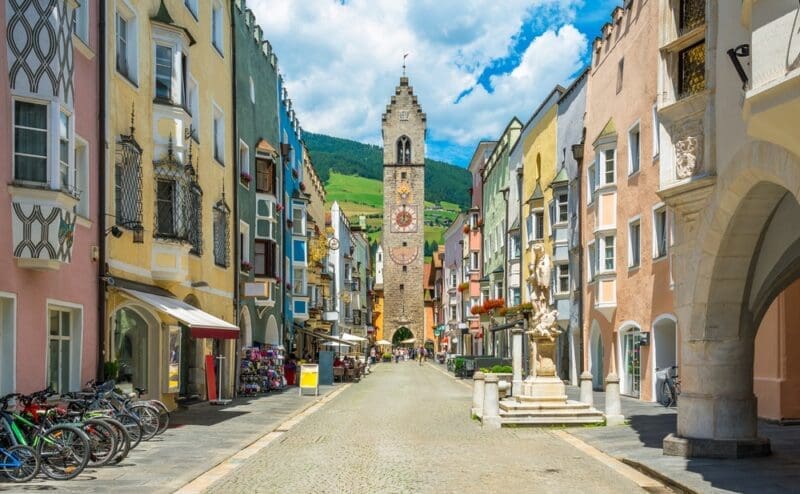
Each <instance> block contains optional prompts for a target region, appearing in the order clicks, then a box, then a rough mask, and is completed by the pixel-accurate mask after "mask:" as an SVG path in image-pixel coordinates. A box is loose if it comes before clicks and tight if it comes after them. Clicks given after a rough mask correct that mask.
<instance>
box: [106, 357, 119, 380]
mask: <svg viewBox="0 0 800 494" xmlns="http://www.w3.org/2000/svg"><path fill="white" fill-rule="evenodd" d="M103 375H104V376H105V378H106V379H113V380H115V381H116V380H117V379H118V378H119V360H109V361H108V362H105V363H103Z"/></svg>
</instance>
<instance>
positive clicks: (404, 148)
mask: <svg viewBox="0 0 800 494" xmlns="http://www.w3.org/2000/svg"><path fill="white" fill-rule="evenodd" d="M410 163H411V139H409V138H408V137H407V136H401V137H400V139H398V140H397V164H398V165H408V164H410ZM404 173H405V172H404ZM403 178H405V177H403Z"/></svg>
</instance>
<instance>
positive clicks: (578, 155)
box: [570, 129, 586, 376]
mask: <svg viewBox="0 0 800 494" xmlns="http://www.w3.org/2000/svg"><path fill="white" fill-rule="evenodd" d="M583 133H584V134H586V129H583ZM583 143H584V139H583V138H581V142H580V143H579V144H573V145H572V157H573V158H574V159H575V167H576V171H577V173H576V174H575V182H576V187H575V188H576V189H577V191H576V193H577V196H578V197H577V200H576V201H575V204H576V205H577V206H578V211H577V213H578V221H577V223H578V226H577V230H578V231H577V233H576V235H577V236H578V247H577V250H578V269H576V270H575V271H576V272H575V280H576V282H577V283H576V286H578V288H579V290H580V296H579V297H578V309H579V310H578V335H579V337H580V347H579V352H576V353H579V354H580V355H576V358H578V362H576V365H575V373H576V374H578V376H580V375H581V374H582V373H583V353H584V345H583V303H584V300H583V280H582V279H583V266H584V264H583V236H582V234H581V231H582V229H583V223H582V222H581V211H580V204H581V198H582V197H583V190H582V187H581V183H582V182H581V176H582V175H583ZM570 275H572V273H570Z"/></svg>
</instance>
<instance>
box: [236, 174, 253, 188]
mask: <svg viewBox="0 0 800 494" xmlns="http://www.w3.org/2000/svg"><path fill="white" fill-rule="evenodd" d="M239 180H240V181H241V182H242V183H243V184H245V185H249V184H250V182H252V181H253V176H252V175H250V174H249V173H247V172H242V173H240V174H239Z"/></svg>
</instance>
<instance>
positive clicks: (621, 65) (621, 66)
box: [617, 58, 625, 92]
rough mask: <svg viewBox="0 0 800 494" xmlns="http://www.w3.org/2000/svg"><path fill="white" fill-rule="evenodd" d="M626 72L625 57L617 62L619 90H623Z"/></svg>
mask: <svg viewBox="0 0 800 494" xmlns="http://www.w3.org/2000/svg"><path fill="white" fill-rule="evenodd" d="M624 72H625V59H624V58H621V59H620V60H619V64H617V92H620V91H622V76H623V74H624Z"/></svg>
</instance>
